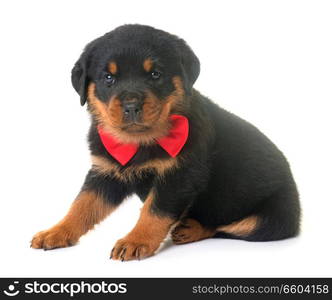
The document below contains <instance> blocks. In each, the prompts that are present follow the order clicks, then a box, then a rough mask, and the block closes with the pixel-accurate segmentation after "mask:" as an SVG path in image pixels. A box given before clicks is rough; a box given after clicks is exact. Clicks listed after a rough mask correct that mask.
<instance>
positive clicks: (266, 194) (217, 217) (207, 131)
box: [72, 25, 300, 241]
mask: <svg viewBox="0 0 332 300" xmlns="http://www.w3.org/2000/svg"><path fill="white" fill-rule="evenodd" d="M146 56H153V57H154V58H155V60H156V61H157V63H158V65H159V66H160V68H161V69H162V70H163V79H162V80H161V81H160V82H159V83H158V84H154V83H150V82H147V81H146V80H144V81H143V80H142V76H143V75H142V74H141V73H139V72H138V71H136V69H137V68H136V65H137V64H138V63H139V64H141V61H142V60H141V59H140V60H138V57H146ZM110 57H116V58H117V60H118V61H119V60H120V61H121V60H122V65H125V66H126V67H125V69H122V70H121V72H123V73H126V72H128V73H131V74H132V78H134V79H136V80H134V81H133V82H131V83H130V84H129V83H128V81H123V82H121V81H120V80H119V82H118V87H114V89H113V90H110V89H108V88H107V87H105V84H104V82H103V76H104V74H105V72H106V71H107V70H106V66H107V64H106V62H108V61H109V59H110ZM138 61H139V62H138ZM126 68H127V69H126ZM135 72H136V73H135ZM198 75H199V61H198V59H197V57H196V56H195V54H194V53H193V51H192V50H191V49H190V48H189V47H188V46H187V45H186V44H185V42H184V41H183V40H181V39H179V38H177V37H176V36H173V35H170V34H168V33H166V32H163V31H160V30H156V29H154V28H152V27H148V26H141V25H125V26H121V27H119V28H117V29H115V30H114V31H111V32H110V33H107V34H106V35H104V36H102V37H100V38H98V39H96V40H94V41H93V42H91V43H90V44H89V45H88V46H87V47H86V49H85V51H84V52H83V54H82V56H81V58H80V59H79V61H78V62H77V63H76V64H75V67H74V68H73V72H72V83H73V86H74V88H75V89H76V91H77V92H78V93H79V94H80V96H81V103H82V105H83V104H84V103H85V102H86V101H87V92H86V88H87V85H88V83H89V82H92V81H93V82H95V83H96V87H97V88H96V95H97V96H98V97H99V98H100V99H102V100H103V101H108V99H109V98H110V96H111V95H112V93H117V92H119V90H118V89H124V88H128V89H137V90H140V89H141V87H142V85H144V86H145V87H146V86H148V88H150V89H151V90H153V92H154V93H155V94H156V95H158V97H160V98H163V97H165V96H167V95H169V94H170V93H171V92H172V91H173V90H174V86H173V84H172V82H171V78H172V77H174V76H180V77H181V78H182V80H183V82H184V87H185V91H186V95H185V103H186V105H185V106H184V107H182V110H181V111H179V112H178V111H174V113H180V114H182V115H185V116H187V117H188V119H189V123H190V133H189V138H188V141H187V143H186V144H185V146H184V148H183V149H182V151H181V153H180V154H179V160H180V162H181V166H180V168H178V169H176V170H173V171H170V172H169V173H168V174H166V175H165V177H164V178H162V179H161V178H159V177H158V176H156V174H154V172H153V171H149V172H146V173H144V174H143V175H142V176H141V177H139V178H138V177H137V178H134V179H133V180H131V181H130V182H129V183H128V182H123V181H121V180H119V179H116V177H115V176H113V175H112V174H109V175H107V176H106V175H101V174H98V173H96V172H95V171H90V172H89V174H88V175H87V177H86V182H85V184H84V186H83V189H94V190H97V191H98V192H99V193H101V194H102V195H103V196H104V198H105V199H107V201H110V202H112V203H114V204H116V205H118V204H120V203H121V201H122V200H123V199H124V198H125V197H126V196H128V195H130V194H133V193H137V194H138V195H139V196H140V197H141V199H142V200H143V201H144V199H145V197H146V195H147V193H148V192H149V191H150V190H151V189H153V190H154V191H155V194H156V199H155V201H154V203H153V208H154V212H155V213H157V214H161V215H168V216H172V217H174V218H176V219H179V218H183V217H190V218H194V219H196V220H198V221H199V222H200V223H201V224H203V225H204V226H207V227H211V228H216V227H218V226H220V225H224V224H230V223H232V222H234V221H237V220H241V219H242V218H245V217H247V216H250V215H257V216H259V218H260V220H261V221H260V223H259V226H258V228H257V229H256V230H255V231H254V232H253V233H252V234H250V235H249V236H244V237H240V238H242V239H245V240H251V241H267V240H278V239H284V238H288V237H292V236H295V235H296V234H297V233H298V231H299V219H300V206H299V199H298V193H297V189H296V185H295V183H294V180H293V178H292V174H291V171H290V168H289V165H288V163H287V161H286V159H285V157H284V155H283V154H282V152H281V151H279V150H278V149H277V147H276V146H275V145H274V144H273V143H272V142H271V141H270V140H269V139H268V138H267V137H266V136H265V135H264V134H262V133H261V132H260V131H259V130H258V129H257V128H255V127H254V126H253V125H251V124H249V123H248V122H246V121H244V120H242V119H241V118H239V117H237V116H235V115H233V114H231V113H229V112H227V111H225V110H224V109H222V108H220V107H219V106H217V105H216V104H214V103H213V102H211V101H210V100H209V99H208V98H206V97H204V96H202V95H201V94H200V93H199V92H197V91H196V90H194V89H193V88H192V85H193V84H194V82H195V80H196V79H197V77H198ZM211 84H213V82H211ZM133 86H134V87H133ZM89 144H90V150H91V153H92V154H94V155H99V156H103V157H105V158H107V159H109V160H110V161H111V162H113V163H115V164H118V163H117V162H116V161H115V160H114V159H113V158H112V156H110V155H109V154H108V153H107V151H106V150H105V148H104V146H103V145H102V144H101V141H100V138H99V136H98V134H97V131H96V120H92V125H91V129H90V132H89ZM168 157H169V156H168V154H166V153H165V151H163V150H162V149H161V148H160V147H158V146H157V145H152V146H141V147H140V148H139V151H138V152H137V153H136V155H135V156H134V157H133V159H131V161H130V162H129V163H128V164H127V165H126V166H120V164H118V166H119V168H121V169H122V170H124V169H126V168H128V167H129V166H138V165H140V164H142V163H144V162H146V161H148V160H151V159H154V158H161V159H166V158H168ZM216 236H224V237H225V236H226V237H233V236H232V235H225V234H217V235H216ZM237 238H238V237H237Z"/></svg>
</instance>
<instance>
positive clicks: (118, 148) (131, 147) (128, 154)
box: [98, 115, 189, 166]
mask: <svg viewBox="0 0 332 300" xmlns="http://www.w3.org/2000/svg"><path fill="white" fill-rule="evenodd" d="M170 120H171V122H172V127H171V129H170V130H169V133H168V135H167V136H165V137H162V138H160V139H157V140H156V142H157V143H158V144H159V146H161V147H162V148H163V149H164V150H165V151H166V152H167V153H168V154H169V155H170V156H172V157H175V156H177V155H178V154H179V152H180V151H181V149H182V148H183V146H184V144H185V143H186V141H187V138H188V132H189V122H188V119H187V118H186V117H184V116H180V115H171V116H170ZM98 133H99V136H100V139H101V141H102V143H103V145H104V147H105V148H106V150H107V152H108V153H109V154H110V155H112V156H113V157H114V158H115V159H116V160H117V161H118V162H119V163H120V164H121V165H123V166H124V165H125V164H126V163H127V162H128V161H129V160H130V159H131V158H132V157H133V156H134V155H135V153H136V152H137V150H138V145H136V144H122V143H120V142H119V141H117V140H116V139H115V138H114V137H113V136H111V135H110V134H109V133H107V132H105V131H104V130H103V128H102V127H101V126H99V127H98Z"/></svg>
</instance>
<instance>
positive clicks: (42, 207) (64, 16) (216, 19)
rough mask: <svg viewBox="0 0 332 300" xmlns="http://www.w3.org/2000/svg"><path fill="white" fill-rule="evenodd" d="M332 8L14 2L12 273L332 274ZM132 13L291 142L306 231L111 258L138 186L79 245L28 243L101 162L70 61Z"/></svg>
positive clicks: (250, 115)
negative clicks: (185, 50)
mask: <svg viewBox="0 0 332 300" xmlns="http://www.w3.org/2000/svg"><path fill="white" fill-rule="evenodd" d="M331 16H332V5H331V2H330V1H304V0H301V1H291V0H286V1H281V0H278V1H266V0H262V1H236V0H232V1H143V0H140V1H124V0H122V1H92V0H89V1H83V0H80V1H63V2H61V1H53V2H52V1H15V0H12V1H6V2H5V1H2V2H1V7H0V30H1V34H0V37H1V46H0V51H1V55H0V82H1V100H0V101H1V102H0V103H1V115H0V131H1V147H0V151H1V155H0V163H1V167H0V176H1V180H0V184H1V192H0V198H1V199H0V231H1V235H0V236H1V242H0V243H1V245H0V276H14V277H16V276H80V277H81V276H109V277H118V276H128V277H132V276H144V277H149V276H152V277H154V276H217V277H229V276H234V277H241V276H250V277H254V276H280V277H281V276H332V270H331V269H332V268H331V267H332V264H331V252H332V242H331V225H332V224H331V223H332V222H331V219H332V218H331V214H332V204H331V203H332V197H331V185H332V183H331V153H332V149H331V148H332V147H331V145H332V144H331V129H332V126H331V113H332V111H331V108H332V105H331V102H332V88H331V82H332V17H331ZM124 23H141V24H148V25H152V26H155V27H157V28H160V29H164V30H166V31H169V32H171V33H174V34H177V35H179V36H181V37H183V38H184V39H185V40H187V42H188V43H189V45H191V47H192V48H193V49H194V51H195V52H196V54H197V56H198V57H199V58H200V60H201V75H200V77H199V79H198V81H197V83H196V84H195V87H196V88H197V89H198V90H200V91H201V92H202V93H203V94H205V95H207V96H209V97H211V98H212V99H213V100H214V101H216V102H218V103H219V104H220V105H221V106H223V107H224V108H226V109H228V110H230V111H232V112H234V113H236V114H237V115H239V116H241V117H243V118H245V119H247V120H248V121H250V122H252V123H253V124H255V125H256V126H257V127H258V128H260V129H261V130H262V131H263V132H264V133H265V134H267V135H268V136H269V137H270V138H271V139H272V140H273V141H274V142H275V143H276V144H277V145H278V147H279V148H280V149H281V150H282V151H283V152H284V153H285V155H286V156H287V157H288V159H289V161H290V164H291V166H292V170H293V173H294V177H295V179H296V181H297V183H298V187H299V191H300V193H301V202H302V206H303V222H302V233H301V235H300V237H298V238H295V239H290V240H286V241H281V242H270V243H249V242H243V241H233V240H223V239H211V240H205V241H201V242H197V243H194V244H190V245H183V246H174V245H171V243H168V245H167V247H166V248H165V249H164V250H163V251H161V252H160V253H159V254H158V255H156V256H154V257H152V258H149V259H146V260H143V261H139V262H125V263H121V262H118V261H111V260H109V259H108V257H109V253H110V250H111V248H112V247H113V244H114V243H115V242H116V240H117V239H118V238H121V237H122V236H123V235H125V234H126V233H127V232H128V231H129V230H130V229H131V228H132V227H133V226H134V224H135V222H136V219H137V217H138V214H139V208H140V205H141V204H140V202H139V201H138V199H137V198H135V197H133V198H131V199H128V200H127V201H126V202H125V204H124V205H123V206H122V207H121V208H120V209H119V210H118V211H117V212H115V213H114V214H113V215H112V216H110V217H109V218H108V219H107V220H106V221H105V222H103V223H102V224H100V225H99V226H97V227H96V229H95V230H94V231H92V232H90V233H88V234H87V235H86V236H84V237H83V238H82V239H81V242H80V243H79V245H77V246H75V247H71V248H67V249H59V250H54V251H41V250H34V249H30V248H29V241H30V240H31V237H32V236H33V234H35V233H36V232H37V231H40V230H42V229H46V228H48V227H50V226H51V225H53V224H54V223H56V222H57V221H58V220H59V219H60V218H61V217H63V215H64V214H65V213H66V211H67V209H68V207H69V206H70V204H71V202H72V201H73V199H74V197H75V196H76V194H77V192H78V191H79V189H80V186H81V184H82V182H83V179H84V177H85V173H86V172H87V170H88V169H89V166H90V158H89V153H88V150H87V144H86V133H87V129H88V125H89V118H88V115H87V113H86V111H85V108H81V107H80V105H79V97H78V95H77V94H76V93H75V91H74V89H73V88H72V86H71V82H70V71H71V68H72V66H73V64H74V62H75V61H76V59H77V58H78V56H79V54H80V52H81V50H82V49H83V47H84V45H85V44H86V43H88V42H89V41H90V40H92V39H94V38H96V37H98V36H100V35H101V34H104V33H105V32H107V31H110V30H112V29H113V28H115V27H117V26H119V25H122V24H124Z"/></svg>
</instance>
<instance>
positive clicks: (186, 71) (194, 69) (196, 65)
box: [178, 39, 200, 94]
mask: <svg viewBox="0 0 332 300" xmlns="http://www.w3.org/2000/svg"><path fill="white" fill-rule="evenodd" d="M178 45H179V52H180V57H181V64H182V72H183V77H184V81H185V82H184V87H185V90H186V92H187V93H189V94H191V92H192V87H193V85H194V83H195V81H196V79H197V77H198V75H199V72H200V62H199V59H198V57H197V56H196V55H195V53H194V51H193V50H191V48H190V47H189V46H188V45H187V43H186V42H185V41H184V40H182V39H180V40H179V43H178Z"/></svg>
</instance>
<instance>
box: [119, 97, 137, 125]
mask: <svg viewBox="0 0 332 300" xmlns="http://www.w3.org/2000/svg"><path fill="white" fill-rule="evenodd" d="M141 112H142V102H141V101H139V100H138V99H131V100H130V101H125V102H124V103H123V113H124V118H125V120H126V121H127V122H139V121H140V120H141Z"/></svg>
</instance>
